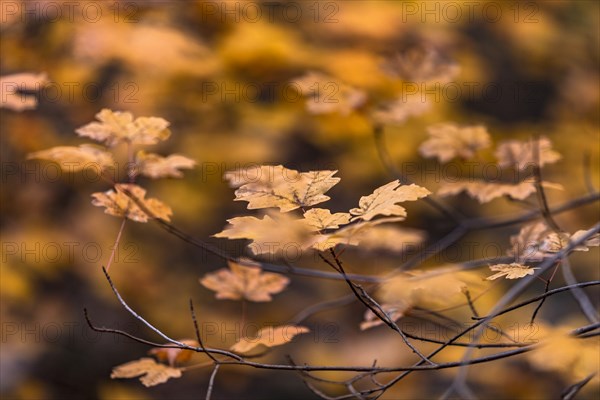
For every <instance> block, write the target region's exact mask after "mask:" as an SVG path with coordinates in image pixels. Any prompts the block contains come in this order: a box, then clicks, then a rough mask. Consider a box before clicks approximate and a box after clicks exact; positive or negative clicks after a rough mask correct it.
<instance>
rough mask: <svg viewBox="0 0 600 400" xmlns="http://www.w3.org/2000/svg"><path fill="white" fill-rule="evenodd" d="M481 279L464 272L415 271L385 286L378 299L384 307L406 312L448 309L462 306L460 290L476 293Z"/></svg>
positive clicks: (396, 278)
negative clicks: (394, 306)
mask: <svg viewBox="0 0 600 400" xmlns="http://www.w3.org/2000/svg"><path fill="white" fill-rule="evenodd" d="M481 286H482V281H481V277H479V276H477V275H476V274H474V273H471V272H466V271H452V270H444V269H440V270H436V271H431V272H423V271H414V272H411V273H407V274H402V275H398V276H396V277H393V278H391V279H390V280H388V281H386V282H384V283H383V284H382V286H381V289H380V291H379V295H380V296H381V299H382V301H383V302H384V303H388V304H393V305H396V306H400V307H401V308H404V309H406V308H409V307H413V306H416V305H418V306H423V307H431V308H436V307H450V306H452V305H453V304H460V303H461V302H464V300H465V297H464V294H463V290H464V289H465V288H469V290H471V291H475V290H479V289H480V288H481Z"/></svg>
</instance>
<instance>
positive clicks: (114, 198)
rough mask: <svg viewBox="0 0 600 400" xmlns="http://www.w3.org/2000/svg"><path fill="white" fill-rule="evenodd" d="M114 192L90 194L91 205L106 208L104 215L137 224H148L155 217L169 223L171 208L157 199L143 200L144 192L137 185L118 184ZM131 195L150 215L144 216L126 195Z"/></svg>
mask: <svg viewBox="0 0 600 400" xmlns="http://www.w3.org/2000/svg"><path fill="white" fill-rule="evenodd" d="M115 188H116V192H115V191H114V190H112V189H110V190H107V191H106V192H97V193H92V197H93V198H94V199H93V200H92V204H93V205H95V206H98V207H106V210H104V212H105V213H106V214H110V215H114V216H115V217H127V218H128V219H131V220H133V221H137V222H148V219H150V218H153V217H156V218H159V219H162V220H165V221H170V218H169V216H170V215H172V214H173V212H172V211H171V208H170V207H169V206H167V205H166V204H164V203H163V202H162V201H160V200H157V199H144V197H145V196H146V190H144V189H142V188H141V187H139V186H138V185H134V184H130V183H128V184H125V183H119V184H116V185H115ZM125 191H128V192H129V193H131V194H132V195H133V196H134V197H135V198H136V199H137V200H138V201H139V202H141V203H142V204H143V206H144V207H145V208H146V209H147V210H148V211H149V212H151V213H152V215H148V214H146V212H144V211H143V210H142V209H141V208H140V207H139V206H138V205H137V204H136V203H135V202H134V201H133V200H132V199H131V198H130V197H129V196H128V195H127V194H126V193H125Z"/></svg>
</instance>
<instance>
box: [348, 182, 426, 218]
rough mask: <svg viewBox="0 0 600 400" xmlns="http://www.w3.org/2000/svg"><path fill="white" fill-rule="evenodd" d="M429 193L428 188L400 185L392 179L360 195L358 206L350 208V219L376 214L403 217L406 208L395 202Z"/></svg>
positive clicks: (374, 215)
mask: <svg viewBox="0 0 600 400" xmlns="http://www.w3.org/2000/svg"><path fill="white" fill-rule="evenodd" d="M430 193H431V192H430V191H429V190H427V189H425V188H424V187H421V186H417V185H415V184H411V185H401V184H400V181H398V180H395V181H392V182H390V183H388V184H386V185H383V186H381V187H379V188H377V189H375V191H374V192H373V193H372V194H370V195H368V196H362V197H361V198H360V201H359V202H358V208H353V209H351V210H350V214H352V215H354V217H353V218H352V221H355V220H357V219H362V220H364V221H369V220H371V219H373V218H374V217H376V216H377V215H386V216H390V215H394V216H400V217H405V216H406V210H405V209H404V207H401V206H399V205H397V203H402V202H405V201H415V200H418V199H420V198H422V197H425V196H427V195H428V194H430Z"/></svg>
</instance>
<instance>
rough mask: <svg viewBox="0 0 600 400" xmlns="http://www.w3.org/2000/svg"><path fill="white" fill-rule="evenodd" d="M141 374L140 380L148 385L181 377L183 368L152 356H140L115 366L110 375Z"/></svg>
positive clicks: (126, 376) (133, 375)
mask: <svg viewBox="0 0 600 400" xmlns="http://www.w3.org/2000/svg"><path fill="white" fill-rule="evenodd" d="M138 376H140V382H142V384H143V385H144V386H146V387H151V386H156V385H158V384H161V383H165V382H166V381H168V380H169V379H170V378H180V377H181V369H179V368H173V367H169V366H167V365H164V364H159V363H157V362H156V361H154V360H153V359H152V358H146V357H145V358H140V359H139V360H135V361H130V362H128V363H125V364H121V365H118V366H116V367H114V368H113V370H112V373H111V374H110V377H111V378H112V379H115V378H136V377H138Z"/></svg>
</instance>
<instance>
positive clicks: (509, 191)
mask: <svg viewBox="0 0 600 400" xmlns="http://www.w3.org/2000/svg"><path fill="white" fill-rule="evenodd" d="M542 186H543V187H544V188H547V189H562V186H561V185H559V184H556V183H552V182H542ZM535 191H536V187H535V184H534V182H533V180H526V181H522V182H519V183H498V182H485V181H477V180H474V181H459V182H445V183H442V184H441V185H440V188H439V189H438V192H437V194H438V196H442V197H445V196H453V195H456V194H458V193H461V192H466V193H467V194H468V195H469V196H470V197H472V198H474V199H477V200H478V201H479V202H480V203H482V204H483V203H487V202H490V201H492V200H494V199H497V198H499V197H502V196H509V197H510V198H512V199H515V200H525V199H526V198H527V197H529V196H530V195H531V194H533V193H535Z"/></svg>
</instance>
